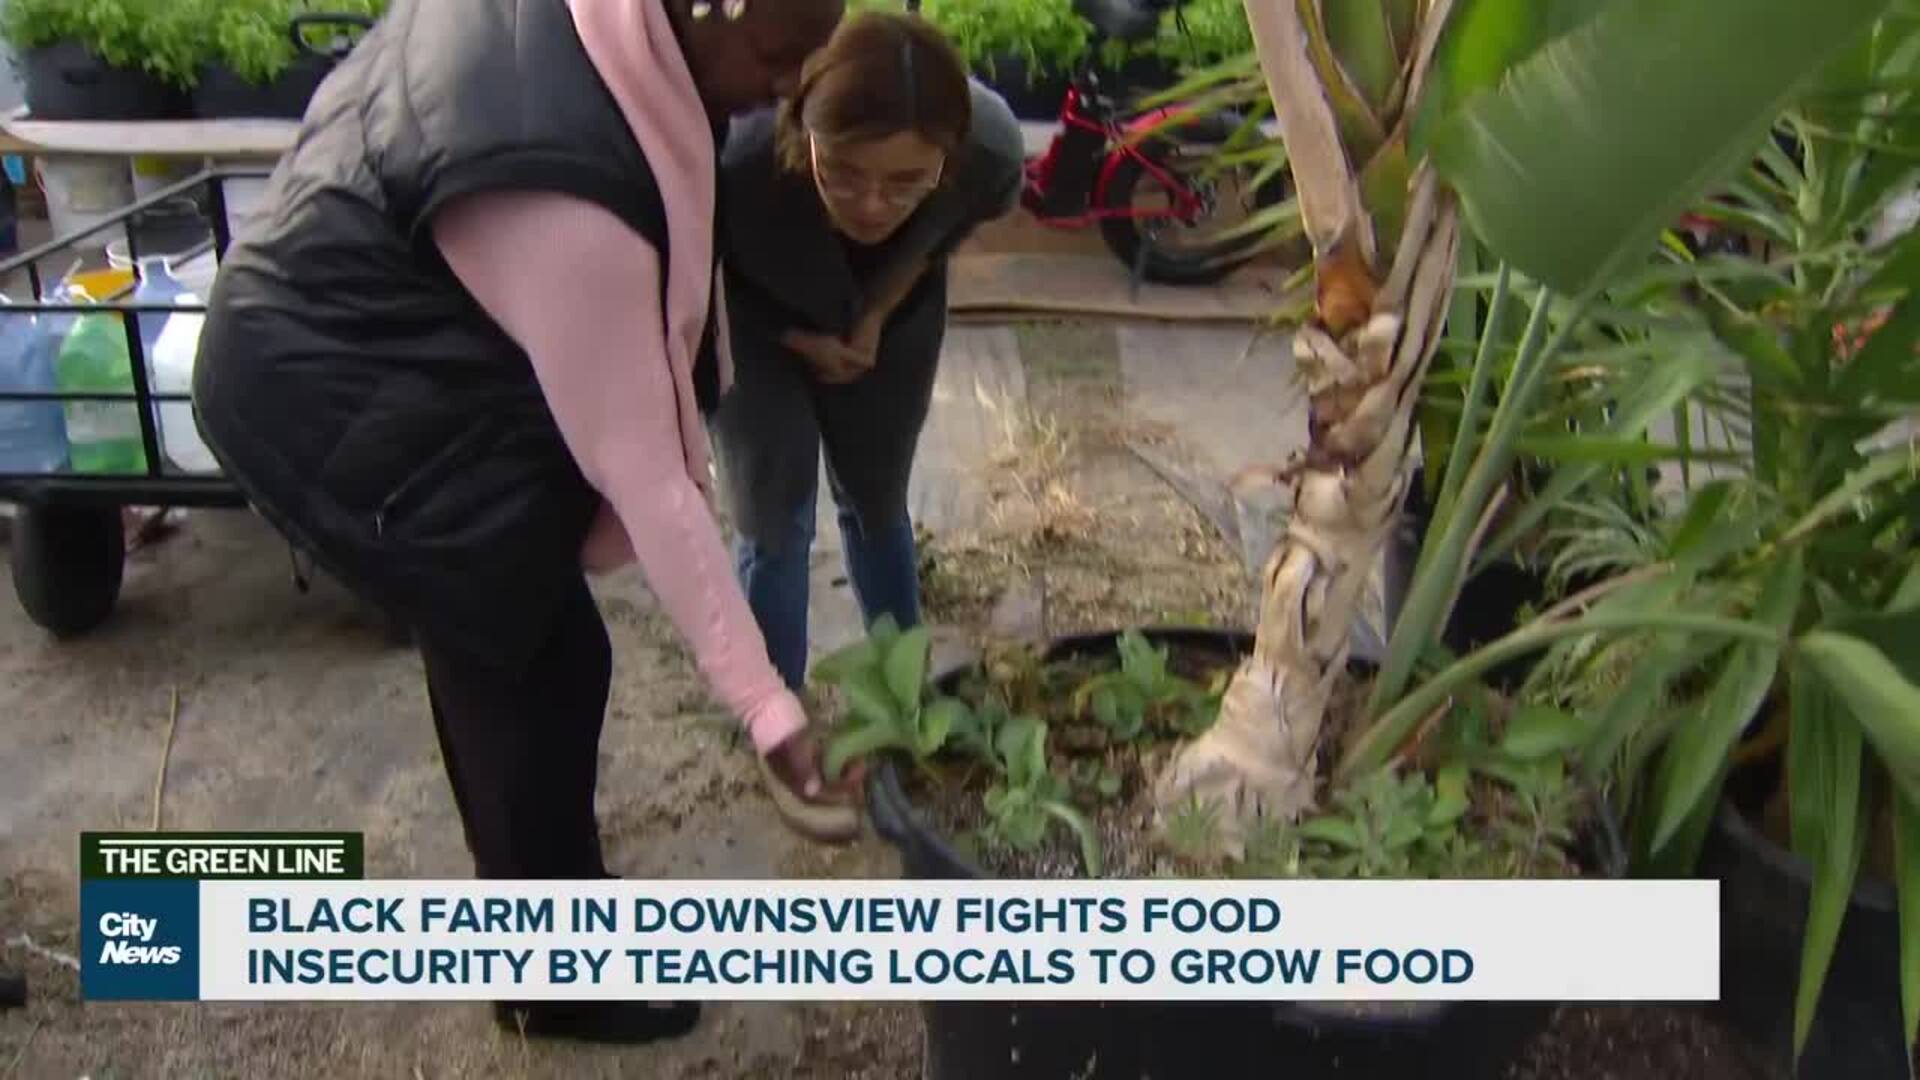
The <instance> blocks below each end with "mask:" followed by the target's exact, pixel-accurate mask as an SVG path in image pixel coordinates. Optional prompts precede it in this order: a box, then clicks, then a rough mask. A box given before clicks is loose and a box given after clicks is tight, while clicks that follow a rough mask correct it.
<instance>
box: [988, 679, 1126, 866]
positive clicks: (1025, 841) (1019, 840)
mask: <svg viewBox="0 0 1920 1080" xmlns="http://www.w3.org/2000/svg"><path fill="white" fill-rule="evenodd" d="M994 756H995V765H996V768H997V769H998V772H999V776H998V778H997V779H996V781H995V783H994V784H993V785H992V786H991V787H989V788H988V789H987V791H986V794H985V796H984V806H985V808H986V811H987V817H988V825H987V834H988V837H989V838H990V839H991V840H994V841H997V842H999V843H1003V844H1006V845H1007V846H1009V847H1012V848H1014V849H1015V850H1018V851H1033V850H1034V849H1036V848H1038V847H1039V846H1040V844H1041V842H1042V841H1043V840H1044V839H1045V838H1046V834H1047V830H1048V827H1049V826H1050V825H1052V824H1054V823H1056V822H1057V823H1059V824H1061V825H1064V826H1066V827H1067V828H1068V829H1070V830H1072V831H1073V834H1074V835H1075V837H1077V838H1078V840H1079V842H1080V857H1081V861H1082V863H1083V864H1084V866H1085V868H1086V872H1087V873H1088V874H1089V875H1091V876H1094V877H1098V876H1099V875H1100V873H1101V850H1100V838H1099V836H1098V834H1096V833H1095V832H1094V829H1093V825H1092V824H1091V823H1090V822H1088V820H1087V819H1086V818H1085V817H1084V816H1082V815H1081V813H1080V811H1079V810H1077V809H1075V808H1074V806H1073V803H1072V798H1071V791H1070V789H1069V787H1068V785H1067V782H1066V781H1065V780H1062V779H1061V778H1060V777H1059V776H1057V775H1055V774H1054V773H1053V771H1052V770H1051V769H1050V768H1048V765H1047V725H1046V724H1045V723H1044V722H1043V721H1041V720H1039V719H1038V718H1035V717H1032V716H1018V717H1014V718H1013V719H1012V720H1010V721H1008V722H1007V723H1006V724H1005V725H1004V726H1003V727H1001V728H1000V730H999V731H998V732H996V733H995V737H994Z"/></svg>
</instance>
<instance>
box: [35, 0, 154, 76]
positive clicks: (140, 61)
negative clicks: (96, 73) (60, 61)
mask: <svg viewBox="0 0 1920 1080" xmlns="http://www.w3.org/2000/svg"><path fill="white" fill-rule="evenodd" d="M166 4H167V0H7V3H6V4H5V5H4V6H3V7H0V32H3V33H4V34H5V36H6V39H7V44H9V45H11V46H12V47H13V48H14V49H16V50H21V51H25V50H29V49H35V48H40V47H42V46H46V45H55V44H59V43H60V42H63V41H76V42H79V43H80V44H82V45H85V46H86V47H87V48H88V49H91V50H92V51H93V52H94V54H95V55H97V56H99V57H100V58H101V59H102V60H105V61H106V62H107V63H109V64H112V65H113V66H115V67H119V68H127V69H141V68H144V67H146V64H147V56H146V50H147V46H148V42H147V38H146V34H147V28H148V26H149V25H150V24H151V23H152V22H154V21H155V20H156V19H159V18H162V17H163V16H164V14H165V12H166ZM163 63H164V61H163Z"/></svg>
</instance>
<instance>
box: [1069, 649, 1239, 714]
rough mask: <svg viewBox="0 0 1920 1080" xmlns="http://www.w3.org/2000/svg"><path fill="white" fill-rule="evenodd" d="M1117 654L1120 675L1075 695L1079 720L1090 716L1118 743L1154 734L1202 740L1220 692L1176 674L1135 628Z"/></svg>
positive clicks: (1108, 675) (1095, 680) (1096, 680)
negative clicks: (1168, 734) (1168, 733)
mask: <svg viewBox="0 0 1920 1080" xmlns="http://www.w3.org/2000/svg"><path fill="white" fill-rule="evenodd" d="M1117 651H1118V653H1119V657H1120V664H1119V667H1118V668H1117V669H1116V670H1113V671H1108V672H1103V673H1101V674H1099V675H1095V676H1094V677H1092V678H1090V679H1088V680H1087V681H1086V682H1084V683H1082V684H1081V686H1080V687H1079V689H1077V690H1076V691H1075V692H1074V697H1073V711H1074V714H1075V715H1078V716H1086V715H1089V714H1091V715H1092V716H1093V718H1094V719H1095V720H1097V721H1099V723H1100V726H1101V727H1102V728H1103V729H1104V730H1105V731H1106V732H1107V735H1108V737H1110V738H1111V739H1113V740H1114V741H1116V742H1131V741H1133V740H1135V739H1138V738H1140V737H1141V736H1142V735H1143V734H1146V733H1148V732H1149V730H1152V729H1158V730H1164V731H1169V732H1172V733H1174V734H1178V735H1198V734H1200V733H1201V732H1203V731H1205V730H1206V729H1207V727H1208V725H1210V724H1211V723H1212V722H1213V717H1214V715H1215V713H1216V712H1217V711H1218V708H1219V693H1218V690H1217V689H1212V690H1210V689H1207V688H1203V687H1201V686H1199V685H1197V684H1196V683H1194V682H1193V681H1192V680H1190V679H1186V678H1182V677H1181V676H1179V675H1177V674H1175V673H1174V672H1173V670H1172V668H1171V667H1170V666H1169V662H1168V650H1167V649H1166V648H1165V647H1164V646H1155V645H1154V644H1153V643H1152V642H1150V641H1148V640H1147V638H1146V635H1144V634H1142V633H1141V632H1140V631H1139V630H1136V629H1131V628H1130V629H1128V630H1126V631H1125V632H1123V633H1122V634H1121V635H1120V638H1119V641H1118V643H1117Z"/></svg>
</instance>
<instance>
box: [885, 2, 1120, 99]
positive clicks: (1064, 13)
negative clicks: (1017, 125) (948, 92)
mask: <svg viewBox="0 0 1920 1080" xmlns="http://www.w3.org/2000/svg"><path fill="white" fill-rule="evenodd" d="M920 13H921V14H922V15H923V16H924V17H925V18H926V19H927V21H929V22H931V23H933V24H934V25H935V26H937V27H939V28H940V30H941V31H942V32H943V33H944V34H946V35H947V37H948V39H949V40H951V41H952V42H953V45H954V48H955V49H956V50H958V51H959V53H960V56H961V58H962V59H964V60H965V61H966V62H967V66H968V68H969V69H970V70H971V71H972V72H973V74H974V75H975V77H977V78H979V79H980V80H981V81H982V82H984V83H986V84H987V85H989V86H991V87H993V89H994V91H995V92H996V93H998V94H1000V96H1001V97H1003V98H1005V99H1006V101H1007V105H1008V107H1009V108H1011V109H1012V110H1013V112H1014V115H1016V116H1018V117H1019V118H1021V119H1022V120H1052V119H1054V118H1055V117H1057V116H1059V114H1060V104H1061V101H1062V100H1063V99H1064V98H1065V97H1066V91H1067V80H1068V78H1069V76H1071V75H1072V73H1073V71H1074V69H1075V67H1076V66H1077V65H1078V64H1079V63H1080V61H1081V59H1082V58H1083V57H1084V56H1085V55H1086V52H1087V49H1088V48H1089V41H1090V39H1091V28H1090V27H1089V26H1088V25H1087V23H1086V21H1085V20H1084V19H1082V18H1081V17H1080V16H1079V14H1078V13H1076V12H1075V11H1074V9H1073V3H1072V0H1004V2H1001V0H924V2H923V3H922V5H921V8H920Z"/></svg>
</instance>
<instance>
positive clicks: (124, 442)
mask: <svg viewBox="0 0 1920 1080" xmlns="http://www.w3.org/2000/svg"><path fill="white" fill-rule="evenodd" d="M55 376H56V377H57V379H58V380H59V383H60V392H61V393H63V394H132V393H133V364H132V361H131V359H130V358H129V356H128V353H127V332H126V328H125V327H124V326H123V325H122V323H121V319H120V317H119V316H117V315H110V314H106V313H103V312H93V313H90V314H86V315H82V316H80V318H79V319H78V320H77V321H76V322H75V323H74V326H73V330H72V332H71V333H69V334H68V335H67V339H66V341H64V342H62V343H61V345H60V359H59V361H58V363H57V364H56V365H55ZM65 406H66V414H67V440H68V446H69V459H70V460H71V462H72V464H73V470H74V471H75V472H83V473H136V474H138V473H144V472H146V471H147V454H146V448H145V447H144V446H142V445H141V440H140V407H139V406H138V405H137V404H135V403H134V402H133V401H131V400H128V401H68V402H66V403H65Z"/></svg>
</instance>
